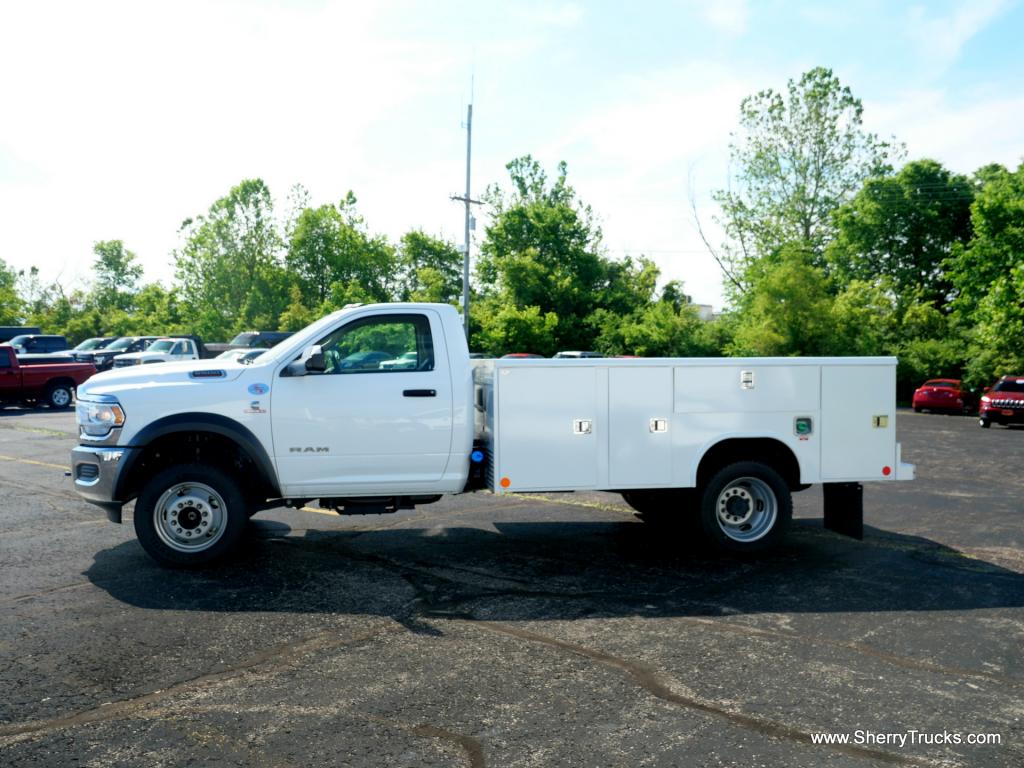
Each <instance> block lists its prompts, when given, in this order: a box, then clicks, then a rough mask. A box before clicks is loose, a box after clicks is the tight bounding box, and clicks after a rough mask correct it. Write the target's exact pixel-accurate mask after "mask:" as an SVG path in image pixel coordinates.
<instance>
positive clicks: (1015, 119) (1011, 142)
mask: <svg viewBox="0 0 1024 768" xmlns="http://www.w3.org/2000/svg"><path fill="white" fill-rule="evenodd" d="M864 114H865V123H866V124H867V127H868V128H869V130H872V131H875V132H877V133H879V134H881V135H883V136H888V135H894V136H896V138H897V139H899V140H901V141H903V142H905V143H906V145H907V149H908V153H909V157H910V159H915V158H925V157H927V158H933V159H935V160H938V161H939V162H941V163H943V164H944V165H946V166H947V167H949V168H951V169H952V170H954V171H957V172H959V173H971V172H973V171H976V170H977V169H978V168H980V167H981V166H983V165H986V164H988V163H1002V164H1003V165H1006V166H1008V167H1010V168H1016V167H1017V165H1018V164H1019V163H1021V162H1022V161H1024V120H1022V116H1024V96H1022V95H1020V94H1017V93H1012V94H1008V95H998V96H997V95H989V96H987V97H982V98H977V99H975V100H972V101H953V100H951V99H950V97H949V96H948V95H947V94H946V93H945V92H944V91H941V90H919V91H910V92H902V93H899V94H896V95H894V96H893V97H892V98H890V99H887V100H885V101H869V102H867V103H866V104H865V108H864Z"/></svg>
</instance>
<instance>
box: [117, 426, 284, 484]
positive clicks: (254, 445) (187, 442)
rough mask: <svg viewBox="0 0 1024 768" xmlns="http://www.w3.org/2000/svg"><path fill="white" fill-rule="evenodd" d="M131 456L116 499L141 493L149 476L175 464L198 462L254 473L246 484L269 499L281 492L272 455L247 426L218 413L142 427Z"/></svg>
mask: <svg viewBox="0 0 1024 768" xmlns="http://www.w3.org/2000/svg"><path fill="white" fill-rule="evenodd" d="M128 447H130V448H135V449H138V450H134V451H130V452H129V453H128V456H129V460H128V463H127V465H126V466H125V467H124V468H123V469H122V471H121V473H120V475H119V476H118V480H117V487H116V488H115V489H114V498H116V499H125V500H127V499H131V498H134V497H135V496H136V495H138V492H139V488H140V486H141V483H142V482H143V479H144V477H145V476H147V475H150V474H152V473H154V472H156V471H159V468H160V467H162V466H166V465H168V464H170V463H174V462H176V461H199V462H200V463H203V462H205V463H209V464H212V465H215V466H227V467H228V468H232V465H236V466H235V467H234V468H236V469H245V470H249V471H251V472H253V473H254V474H255V477H247V478H246V486H247V487H248V488H250V489H251V490H252V491H253V492H254V493H256V494H259V493H260V492H261V491H263V492H265V494H266V498H274V497H278V496H280V494H281V490H280V485H279V483H278V479H277V472H276V471H275V469H274V464H273V462H272V461H271V459H270V456H269V454H268V453H267V451H266V449H265V448H264V447H263V444H262V443H261V442H260V440H259V438H257V437H256V435H254V434H253V433H252V431H251V430H249V429H248V428H247V427H246V426H245V425H243V424H239V423H238V422H237V421H235V420H234V419H230V418H228V417H226V416H221V415H219V414H215V413H178V414H173V415H171V416H165V417H163V418H161V419H157V420H156V421H154V422H152V423H151V424H148V425H146V426H145V427H143V428H142V429H141V430H140V431H139V432H138V434H136V435H135V437H134V438H133V439H132V441H131V444H130V445H129V446H128Z"/></svg>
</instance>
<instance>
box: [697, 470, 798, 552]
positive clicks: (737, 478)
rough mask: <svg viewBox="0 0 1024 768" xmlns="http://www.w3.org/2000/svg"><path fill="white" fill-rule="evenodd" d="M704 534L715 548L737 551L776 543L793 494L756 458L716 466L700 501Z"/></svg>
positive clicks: (756, 549)
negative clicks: (719, 466)
mask: <svg viewBox="0 0 1024 768" xmlns="http://www.w3.org/2000/svg"><path fill="white" fill-rule="evenodd" d="M700 516H701V523H702V524H703V527H704V534H705V535H706V536H707V537H708V539H709V540H711V541H712V542H713V543H714V544H715V545H716V546H718V548H719V549H722V550H725V551H727V552H734V553H737V554H747V553H754V552H763V551H764V550H767V549H771V548H772V547H774V546H776V545H777V544H778V543H779V542H780V541H781V540H782V537H783V536H784V535H785V533H786V530H787V529H788V528H789V523H790V521H791V520H792V519H793V496H792V494H791V493H790V490H789V486H788V485H787V484H786V481H785V480H783V479H782V477H781V475H779V473H778V472H777V471H776V470H775V469H773V468H772V467H770V466H768V465H767V464H762V463H760V462H757V461H740V462H737V463H735V464H730V465H729V466H727V467H724V468H722V469H720V470H719V471H718V472H717V473H716V474H715V475H714V476H713V477H712V478H711V481H710V482H709V483H708V484H707V485H706V486H705V487H704V491H703V493H702V494H701V501H700Z"/></svg>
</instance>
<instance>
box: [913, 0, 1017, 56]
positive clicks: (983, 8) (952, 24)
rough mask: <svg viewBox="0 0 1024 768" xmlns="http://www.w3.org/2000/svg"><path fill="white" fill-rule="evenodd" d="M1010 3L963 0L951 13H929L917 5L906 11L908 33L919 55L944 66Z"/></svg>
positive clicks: (997, 0)
mask: <svg viewBox="0 0 1024 768" xmlns="http://www.w3.org/2000/svg"><path fill="white" fill-rule="evenodd" d="M1009 6H1010V3H1009V2H1008V0H960V2H958V3H957V4H956V7H955V8H954V9H953V10H952V12H950V13H948V14H941V15H929V14H928V11H927V9H926V8H925V7H924V6H920V5H915V6H913V7H912V8H910V9H909V10H908V11H907V29H908V34H909V35H910V38H911V40H913V41H914V44H915V47H916V48H917V53H918V55H919V56H921V57H922V58H924V59H925V60H927V61H929V62H931V63H932V64H933V65H934V66H936V67H937V68H939V69H944V68H945V67H948V66H949V65H950V64H952V63H953V62H954V61H955V60H956V59H957V58H958V57H959V56H960V51H961V50H963V47H964V46H965V45H966V44H967V43H968V42H969V41H970V40H971V38H973V37H974V36H975V35H977V34H978V33H979V32H980V31H981V30H982V29H984V28H985V27H987V26H988V25H989V24H990V23H991V22H992V21H993V20H994V19H995V18H996V17H997V16H999V15H1000V14H1001V13H1003V11H1005V10H1006V9H1007V8H1008V7H1009Z"/></svg>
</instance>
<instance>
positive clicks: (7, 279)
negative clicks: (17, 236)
mask: <svg viewBox="0 0 1024 768" xmlns="http://www.w3.org/2000/svg"><path fill="white" fill-rule="evenodd" d="M24 309H25V307H24V304H23V302H22V300H21V298H20V297H19V296H18V273H17V272H15V271H14V270H13V269H11V267H9V266H8V265H7V262H6V261H4V260H3V259H0V325H17V324H18V323H19V322H20V321H21V317H22V312H23V311H24Z"/></svg>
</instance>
